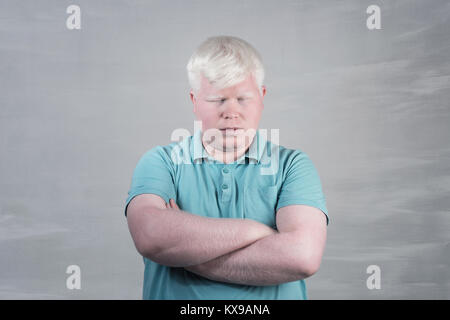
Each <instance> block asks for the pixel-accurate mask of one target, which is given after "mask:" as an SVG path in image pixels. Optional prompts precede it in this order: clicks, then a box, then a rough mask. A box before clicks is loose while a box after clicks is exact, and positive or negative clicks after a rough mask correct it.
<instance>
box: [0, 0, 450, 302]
mask: <svg viewBox="0 0 450 320" xmlns="http://www.w3.org/2000/svg"><path fill="white" fill-rule="evenodd" d="M70 4H77V5H79V6H80V7H81V30H68V29H67V28H66V18H67V17H68V14H66V8H67V7H68V6H69V5H70ZM371 4H376V5H379V6H380V7H381V24H382V29H381V30H374V31H370V30H368V29H367V27H366V19H367V17H368V14H367V13H366V8H367V7H368V6H369V5H371ZM449 17H450V4H449V2H448V1H425V0H423V1H375V0H373V1H356V0H355V1H320V3H319V1H206V0H205V1H170V2H169V1H80V0H78V1H56V0H55V1H12V0H11V1H0V40H1V41H0V92H1V94H0V108H1V109H0V150H1V161H0V177H1V179H0V210H1V212H0V298H3V299H17V298H19V299H140V297H141V288H142V275H143V264H142V259H141V257H140V256H139V255H138V254H137V252H136V251H135V248H134V245H133V243H132V240H131V238H130V235H129V232H128V228H127V224H126V219H125V217H124V215H123V206H124V202H125V199H126V196H127V191H128V187H129V184H130V181H131V175H132V172H133V169H134V167H135V165H136V163H137V161H138V159H139V158H140V156H141V155H142V154H143V153H144V152H145V151H147V150H148V149H150V148H152V147H153V146H155V145H165V144H169V143H170V142H171V141H170V134H171V132H172V131H173V130H174V129H176V128H187V129H188V130H190V131H191V132H192V130H193V120H194V115H193V113H192V105H191V102H190V100H189V95H188V93H189V92H188V90H189V86H188V82H187V77H186V72H185V65H186V63H187V61H188V58H189V57H190V55H191V54H192V52H193V51H194V49H195V48H196V47H197V46H198V45H199V44H200V43H201V42H202V41H203V40H205V39H206V37H208V36H212V35H219V34H226V35H235V36H239V37H241V38H243V39H245V40H247V41H249V42H250V43H251V44H253V45H254V46H255V47H256V48H257V49H258V50H259V52H260V53H261V55H262V57H263V59H264V62H265V67H266V82H265V84H266V86H267V89H268V93H267V95H266V98H265V110H264V114H263V119H262V122H261V125H260V127H261V128H268V129H269V128H281V130H280V144H281V145H284V146H286V147H289V148H298V149H301V150H303V151H305V152H307V153H308V154H309V155H310V157H311V159H312V160H313V162H314V164H315V165H316V167H317V169H318V171H319V174H320V177H321V180H322V184H323V188H324V192H325V195H326V198H327V204H328V209H329V212H330V217H331V223H330V225H329V228H328V232H329V233H328V242H327V248H326V252H325V255H324V259H323V262H322V266H321V269H320V271H319V272H318V273H316V274H315V275H314V276H313V277H312V278H310V279H308V280H307V287H308V292H309V297H310V298H311V299H349V298H356V299H400V298H406V299H412V298H421V299H432V298H433V299H448V298H450V275H449V259H450V240H449V229H450V209H449V207H450V196H449V192H450V174H449V172H450V171H449V170H450V161H449V160H450V141H449V137H450V126H449V124H450V106H449V99H450V63H449V57H450V41H449V40H450V36H449V30H450V20H449ZM71 264H76V265H79V266H80V267H81V290H68V289H67V288H66V278H67V277H68V275H67V274H66V273H65V271H66V268H67V266H69V265H71ZM372 264H375V265H378V266H380V268H381V289H380V290H368V289H367V287H366V279H367V277H368V276H369V275H368V274H367V273H366V268H367V267H368V266H369V265H372Z"/></svg>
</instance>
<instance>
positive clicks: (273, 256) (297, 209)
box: [127, 76, 326, 285]
mask: <svg viewBox="0 0 450 320" xmlns="http://www.w3.org/2000/svg"><path fill="white" fill-rule="evenodd" d="M260 89H261V90H260ZM265 94H266V88H265V87H264V86H263V87H261V88H258V86H257V85H256V83H255V81H254V79H253V78H252V77H251V76H249V77H247V78H246V79H245V80H244V81H243V82H241V83H238V84H237V85H235V86H231V87H229V88H225V89H217V88H215V87H214V86H212V85H211V84H210V83H209V82H208V81H207V80H206V79H205V78H203V79H202V88H201V89H200V90H199V92H197V93H195V92H193V91H191V92H190V98H191V100H192V102H193V104H194V113H195V114H196V116H197V118H198V119H199V120H201V121H202V124H203V131H205V130H207V129H209V128H217V129H222V128H228V127H239V128H242V129H243V130H247V129H256V128H258V123H259V120H260V117H261V112H262V110H263V103H262V102H263V98H264V96H265ZM242 136H243V135H242ZM242 136H241V134H240V133H239V134H238V135H237V136H228V135H227V134H226V133H225V130H224V142H223V144H222V143H217V141H216V142H211V141H207V139H203V138H202V143H203V145H204V147H205V149H206V151H207V152H208V153H209V154H210V155H211V156H212V157H214V158H215V159H217V160H219V161H222V162H224V163H229V162H232V161H235V160H236V159H238V158H239V157H240V156H241V155H243V154H244V153H245V151H246V150H247V149H248V146H249V145H250V143H251V141H245V139H241V137H242ZM210 142H211V143H210ZM127 220H128V226H129V229H130V233H131V235H132V238H133V241H134V243H135V246H136V248H137V250H138V252H139V253H140V254H142V255H143V256H145V257H147V258H149V259H151V260H152V261H155V262H157V263H160V264H163V265H167V266H172V267H184V268H185V269H186V270H188V271H190V272H193V273H196V274H198V275H201V276H203V277H206V278H208V279H211V280H215V281H222V282H228V283H237V284H245V285H275V284H280V283H285V282H290V281H295V280H300V279H304V278H307V277H309V276H311V275H313V274H314V273H316V272H317V270H318V269H319V266H320V263H321V259H322V255H323V252H324V248H325V242H326V217H325V215H324V214H323V213H322V211H320V210H319V209H317V208H314V207H310V206H306V205H290V206H285V207H282V208H280V209H279V210H278V211H277V212H276V226H277V229H278V230H274V229H272V228H270V227H268V226H266V225H264V224H262V223H259V222H257V221H254V220H250V219H231V218H209V217H203V216H200V215H196V214H194V213H189V212H186V211H183V210H180V208H179V207H178V206H177V204H176V203H175V201H174V200H173V199H170V202H169V203H168V204H167V203H166V202H165V201H164V200H163V199H162V198H161V197H160V196H158V195H154V194H141V195H138V196H136V197H134V198H133V200H131V202H130V204H129V205H128V209H127Z"/></svg>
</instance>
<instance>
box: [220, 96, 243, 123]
mask: <svg viewBox="0 0 450 320" xmlns="http://www.w3.org/2000/svg"><path fill="white" fill-rule="evenodd" d="M239 108H240V107H239V104H238V103H237V102H236V101H234V100H232V99H231V100H228V101H227V103H226V104H225V109H224V111H223V117H224V118H225V119H235V118H238V117H239Z"/></svg>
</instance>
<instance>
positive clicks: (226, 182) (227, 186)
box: [221, 167, 233, 201]
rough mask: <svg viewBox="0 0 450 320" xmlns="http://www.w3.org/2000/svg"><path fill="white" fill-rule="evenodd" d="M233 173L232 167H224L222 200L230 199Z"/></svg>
mask: <svg viewBox="0 0 450 320" xmlns="http://www.w3.org/2000/svg"><path fill="white" fill-rule="evenodd" d="M232 186H233V184H232V175H231V172H230V169H228V168H226V167H224V168H222V185H221V188H222V201H230V199H231V192H232Z"/></svg>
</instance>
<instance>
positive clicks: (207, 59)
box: [187, 36, 264, 93]
mask: <svg viewBox="0 0 450 320" xmlns="http://www.w3.org/2000/svg"><path fill="white" fill-rule="evenodd" d="M187 73H188V79H189V84H190V86H191V88H192V89H193V91H194V92H195V93H197V92H198V91H199V90H200V88H201V75H203V76H204V77H205V78H206V79H208V81H209V82H210V83H211V84H213V85H214V86H215V87H217V88H219V89H223V88H227V87H230V86H232V85H235V84H237V83H239V82H241V81H244V80H245V78H246V77H247V76H249V75H250V74H252V75H253V76H254V78H255V81H256V84H257V86H258V88H259V91H260V93H262V88H261V86H262V85H263V81H264V66H263V64H262V59H261V56H260V54H259V53H258V51H256V49H255V48H254V47H253V46H252V45H250V44H249V43H248V42H246V41H245V40H242V39H240V38H237V37H232V36H215V37H210V38H208V39H206V40H205V41H204V42H203V43H202V44H200V46H199V47H198V48H197V49H196V51H195V52H194V54H193V55H192V56H191V58H190V59H189V62H188V64H187Z"/></svg>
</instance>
